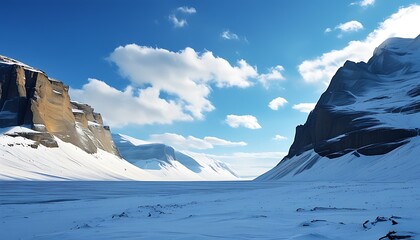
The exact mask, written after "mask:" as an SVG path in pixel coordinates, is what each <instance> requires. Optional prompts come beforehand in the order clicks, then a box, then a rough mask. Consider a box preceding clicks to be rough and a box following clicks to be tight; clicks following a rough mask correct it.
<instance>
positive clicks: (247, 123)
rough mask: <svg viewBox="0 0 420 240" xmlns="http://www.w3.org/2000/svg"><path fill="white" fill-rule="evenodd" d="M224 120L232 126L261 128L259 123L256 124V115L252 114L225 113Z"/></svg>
mask: <svg viewBox="0 0 420 240" xmlns="http://www.w3.org/2000/svg"><path fill="white" fill-rule="evenodd" d="M225 122H226V123H227V124H228V125H229V126H231V127H233V128H238V127H245V128H249V129H259V128H261V126H260V124H258V120H257V118H256V117H254V116H252V115H242V116H238V115H227V116H226V120H225Z"/></svg>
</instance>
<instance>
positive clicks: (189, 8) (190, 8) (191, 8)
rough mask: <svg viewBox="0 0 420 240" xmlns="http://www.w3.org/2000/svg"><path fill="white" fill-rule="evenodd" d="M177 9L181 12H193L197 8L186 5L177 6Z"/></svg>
mask: <svg viewBox="0 0 420 240" xmlns="http://www.w3.org/2000/svg"><path fill="white" fill-rule="evenodd" d="M177 11H179V12H182V13H187V14H193V13H196V12H197V10H195V8H193V7H187V6H183V7H179V8H177Z"/></svg>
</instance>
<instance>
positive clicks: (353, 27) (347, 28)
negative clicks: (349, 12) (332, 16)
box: [335, 20, 363, 32]
mask: <svg viewBox="0 0 420 240" xmlns="http://www.w3.org/2000/svg"><path fill="white" fill-rule="evenodd" d="M335 28H336V29H339V30H341V31H342V32H357V31H359V30H361V29H363V24H361V23H360V22H358V21H355V20H353V21H349V22H346V23H341V24H339V25H337V26H336V27H335Z"/></svg>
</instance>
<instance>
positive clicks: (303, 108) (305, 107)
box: [292, 103, 316, 113]
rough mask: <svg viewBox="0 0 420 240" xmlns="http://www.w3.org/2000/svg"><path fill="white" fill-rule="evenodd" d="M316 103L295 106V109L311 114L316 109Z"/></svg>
mask: <svg viewBox="0 0 420 240" xmlns="http://www.w3.org/2000/svg"><path fill="white" fill-rule="evenodd" d="M315 105H316V103H299V104H295V105H293V107H292V108H293V109H295V110H298V111H299V112H303V113H310V112H311V111H312V110H313V109H314V108H315Z"/></svg>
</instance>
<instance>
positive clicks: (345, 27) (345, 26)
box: [324, 20, 364, 38]
mask: <svg viewBox="0 0 420 240" xmlns="http://www.w3.org/2000/svg"><path fill="white" fill-rule="evenodd" d="M363 28H364V27H363V24H362V23H360V22H358V21H356V20H352V21H348V22H345V23H340V24H338V25H337V26H335V28H334V29H332V28H326V29H325V30H324V33H330V32H332V31H335V30H336V31H339V32H340V34H338V35H337V37H338V38H341V37H343V34H344V33H350V32H358V31H360V30H362V29H363Z"/></svg>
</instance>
